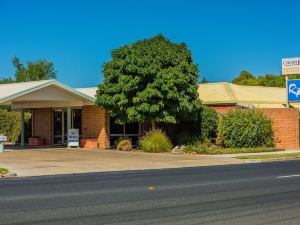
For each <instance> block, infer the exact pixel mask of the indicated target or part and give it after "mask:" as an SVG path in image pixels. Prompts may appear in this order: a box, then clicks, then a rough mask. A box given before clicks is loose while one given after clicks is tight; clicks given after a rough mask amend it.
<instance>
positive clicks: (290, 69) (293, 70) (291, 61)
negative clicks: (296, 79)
mask: <svg viewBox="0 0 300 225" xmlns="http://www.w3.org/2000/svg"><path fill="white" fill-rule="evenodd" d="M281 64H282V75H290V74H300V57H295V58H286V59H282V63H281Z"/></svg>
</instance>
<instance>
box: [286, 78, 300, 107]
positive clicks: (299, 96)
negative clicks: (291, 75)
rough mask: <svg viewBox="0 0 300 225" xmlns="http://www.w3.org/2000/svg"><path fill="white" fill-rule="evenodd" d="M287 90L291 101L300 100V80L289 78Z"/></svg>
mask: <svg viewBox="0 0 300 225" xmlns="http://www.w3.org/2000/svg"><path fill="white" fill-rule="evenodd" d="M287 92H288V93H287V96H288V101H289V102H300V80H288V81H287Z"/></svg>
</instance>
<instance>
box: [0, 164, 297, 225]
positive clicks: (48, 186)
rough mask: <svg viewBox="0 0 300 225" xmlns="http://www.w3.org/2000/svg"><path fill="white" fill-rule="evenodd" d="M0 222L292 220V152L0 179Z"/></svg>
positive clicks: (294, 168) (294, 217)
mask: <svg viewBox="0 0 300 225" xmlns="http://www.w3.org/2000/svg"><path fill="white" fill-rule="evenodd" d="M0 224H22V225H24V224H30V225H34V224H51V225H55V224H80V225H87V224H136V225H142V224H172V225H176V224H184V225H186V224H222V225H225V224H243V225H244V224H259V225H262V224H272V225H273V224H278V225H279V224H280V225H285V224H289V225H290V224H295V225H298V224H300V160H289V161H281V162H271V163H255V164H244V165H231V166H211V167H197V168H183V169H165V170H147V171H133V172H112V173H93V174H76V175H61V176H48V177H47V176H45V177H31V178H30V177H29V178H14V179H2V180H0Z"/></svg>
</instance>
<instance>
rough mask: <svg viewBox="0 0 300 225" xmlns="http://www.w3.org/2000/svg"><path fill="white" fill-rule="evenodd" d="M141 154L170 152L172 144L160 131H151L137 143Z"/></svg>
mask: <svg viewBox="0 0 300 225" xmlns="http://www.w3.org/2000/svg"><path fill="white" fill-rule="evenodd" d="M139 142H140V143H139V144H140V148H141V150H142V151H143V152H157V153H158V152H170V151H171V150H172V143H171V141H170V139H169V138H168V137H167V136H166V134H165V133H164V132H163V131H161V130H152V131H150V132H148V133H147V134H146V135H145V136H144V137H142V138H141V139H140V141H139Z"/></svg>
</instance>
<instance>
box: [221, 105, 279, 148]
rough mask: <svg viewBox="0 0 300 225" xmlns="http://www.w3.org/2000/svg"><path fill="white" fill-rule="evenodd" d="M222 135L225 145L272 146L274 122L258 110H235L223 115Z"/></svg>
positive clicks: (233, 146)
mask: <svg viewBox="0 0 300 225" xmlns="http://www.w3.org/2000/svg"><path fill="white" fill-rule="evenodd" d="M220 137H221V140H222V144H223V145H224V146H225V147H231V148H243V147H246V148H249V147H272V146H274V143H273V130H272V122H271V119H269V118H268V117H267V116H265V115H264V114H263V113H262V112H259V111H257V110H234V111H229V112H227V113H226V114H224V115H223V117H222V121H221V126H220Z"/></svg>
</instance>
